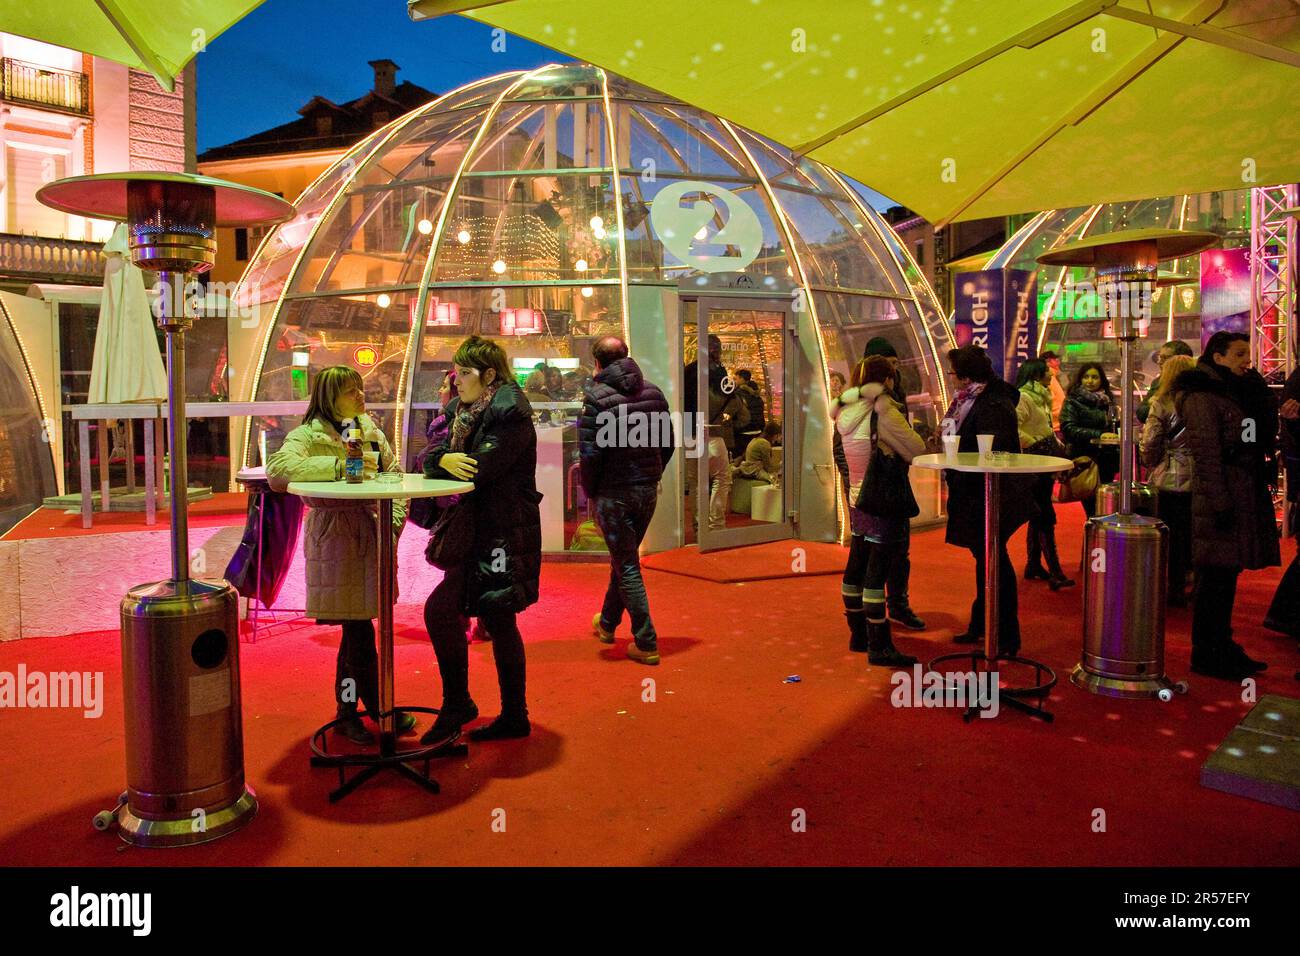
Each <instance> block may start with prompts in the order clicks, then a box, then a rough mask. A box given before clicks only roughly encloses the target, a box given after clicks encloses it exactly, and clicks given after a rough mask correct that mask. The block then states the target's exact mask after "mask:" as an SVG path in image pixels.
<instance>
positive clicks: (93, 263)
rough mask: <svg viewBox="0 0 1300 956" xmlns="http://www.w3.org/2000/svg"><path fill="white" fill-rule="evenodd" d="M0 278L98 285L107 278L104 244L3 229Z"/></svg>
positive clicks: (0, 249)
mask: <svg viewBox="0 0 1300 956" xmlns="http://www.w3.org/2000/svg"><path fill="white" fill-rule="evenodd" d="M0 278H13V279H19V278H20V279H24V280H28V281H32V282H42V281H44V282H67V283H73V284H77V285H80V284H85V285H97V284H99V283H100V282H101V281H103V278H104V247H103V244H102V243H98V242H78V241H77V240H75V239H47V238H45V237H44V236H16V235H14V234H12V233H8V232H0Z"/></svg>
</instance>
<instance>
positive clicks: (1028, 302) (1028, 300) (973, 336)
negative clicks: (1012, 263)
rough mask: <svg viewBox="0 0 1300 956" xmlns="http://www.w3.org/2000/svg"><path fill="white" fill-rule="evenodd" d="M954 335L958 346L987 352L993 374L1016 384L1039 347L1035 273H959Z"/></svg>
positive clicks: (989, 271) (1006, 271) (1013, 271)
mask: <svg viewBox="0 0 1300 956" xmlns="http://www.w3.org/2000/svg"><path fill="white" fill-rule="evenodd" d="M955 285H956V293H957V294H956V298H955V306H956V308H955V309H954V311H953V334H954V335H956V337H957V344H958V345H959V346H961V345H978V346H980V347H981V348H982V349H984V350H985V351H987V352H988V353H989V361H991V362H992V363H993V371H994V372H996V373H997V374H998V375H999V376H1000V377H1002V378H1004V379H1007V380H1008V381H1012V382H1014V381H1015V377H1016V372H1017V370H1018V369H1019V368H1020V365H1021V363H1022V362H1025V361H1026V360H1028V359H1031V358H1033V357H1034V355H1035V354H1036V353H1037V350H1038V349H1037V343H1038V301H1037V297H1036V295H1035V293H1036V288H1035V274H1034V273H1033V272H1030V271H1028V270H1026V269H985V270H983V271H982V272H959V273H958V274H957V281H956V283H955Z"/></svg>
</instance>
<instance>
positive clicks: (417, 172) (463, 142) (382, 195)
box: [280, 113, 476, 293]
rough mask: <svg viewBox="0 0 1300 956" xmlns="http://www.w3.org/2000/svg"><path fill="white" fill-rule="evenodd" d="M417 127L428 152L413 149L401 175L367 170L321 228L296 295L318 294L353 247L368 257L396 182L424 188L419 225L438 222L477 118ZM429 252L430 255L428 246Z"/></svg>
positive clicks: (333, 285) (461, 117)
mask: <svg viewBox="0 0 1300 956" xmlns="http://www.w3.org/2000/svg"><path fill="white" fill-rule="evenodd" d="M412 125H413V126H418V127H419V129H417V130H416V131H417V132H419V133H420V141H421V142H423V143H425V149H424V151H423V152H422V153H415V154H412V153H411V152H409V151H408V152H407V153H406V158H407V160H408V161H407V164H406V166H405V167H404V168H399V169H397V170H396V172H394V170H393V169H390V168H387V167H384V166H382V165H380V164H379V163H372V164H370V165H368V166H366V167H364V168H363V170H362V171H361V173H360V174H359V175H358V177H357V179H356V180H354V181H353V182H352V183H351V184H349V185H348V194H347V196H345V197H343V198H342V199H341V201H340V202H339V203H338V204H337V205H336V206H335V207H334V209H333V210H331V211H330V213H329V214H328V216H327V217H326V218H322V220H321V221H320V222H319V224H318V225H317V226H316V229H315V233H314V235H313V237H312V243H311V246H310V247H309V249H308V250H307V254H306V256H304V258H303V263H302V266H301V267H300V268H299V269H298V273H297V275H296V276H295V277H294V280H293V284H292V285H291V286H290V292H291V293H293V292H312V291H315V290H316V289H317V288H318V286H319V285H320V283H321V279H322V276H324V275H326V274H327V271H328V270H329V269H330V267H331V264H332V263H335V262H336V261H337V260H338V259H339V258H340V257H341V256H343V255H346V254H347V253H348V252H349V251H351V250H353V249H356V250H357V251H358V252H359V253H361V254H365V252H366V251H367V249H368V248H371V247H367V246H366V245H365V243H366V240H367V238H370V239H373V238H375V236H374V230H375V229H376V228H377V227H376V226H375V225H368V224H369V223H370V221H371V218H372V217H373V216H374V215H375V214H376V211H377V210H378V209H379V206H380V205H381V204H383V202H384V200H385V199H388V198H389V196H388V194H387V190H388V189H389V187H390V186H391V185H392V184H393V182H394V181H401V183H402V185H403V187H404V188H409V189H418V190H419V191H420V193H421V195H422V198H421V199H420V200H419V205H420V207H421V209H422V210H423V211H422V212H420V215H419V217H418V218H416V220H415V225H416V227H417V228H419V227H420V223H421V220H428V222H429V223H430V225H431V226H433V225H436V224H437V221H438V218H437V215H438V208H439V205H440V203H441V200H442V194H443V193H444V192H445V190H446V188H447V186H448V184H449V183H450V177H451V175H452V174H454V172H455V171H456V169H458V168H459V167H460V162H461V158H462V157H463V156H464V152H465V149H466V147H467V146H468V145H469V142H470V140H471V138H472V136H473V131H474V129H475V125H476V124H475V120H474V117H473V116H472V115H467V114H464V113H456V114H451V115H449V116H443V117H439V118H436V119H435V120H432V121H429V123H428V124H426V123H425V121H424V120H420V121H419V123H418V124H416V123H413V124H412ZM394 158H396V157H394ZM368 182H369V184H367V183H368ZM409 201H411V200H408V202H409ZM417 211H419V210H417ZM402 215H404V213H403V214H402ZM280 228H281V229H283V228H284V227H283V226H282V227H280ZM367 228H368V229H369V230H371V234H370V235H369V236H367V235H366V233H365V232H364V231H363V230H364V229H367ZM430 232H432V229H431V230H430ZM425 235H426V234H425V233H423V232H420V233H419V238H420V239H421V240H423V238H424V236H425ZM390 248H391V247H390ZM425 249H426V251H427V246H425ZM416 277H417V278H418V273H417V276H416ZM412 281H414V280H412ZM328 287H329V288H336V289H337V288H361V287H359V286H343V285H341V284H340V283H339V282H331V283H329V285H328Z"/></svg>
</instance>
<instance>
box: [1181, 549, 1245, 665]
mask: <svg viewBox="0 0 1300 956" xmlns="http://www.w3.org/2000/svg"><path fill="white" fill-rule="evenodd" d="M1240 574H1241V569H1240V568H1211V567H1204V566H1202V567H1198V568H1197V569H1196V604H1195V606H1194V608H1193V610H1192V659H1193V661H1196V660H1197V659H1198V658H1206V657H1208V658H1211V659H1213V658H1214V657H1216V656H1218V654H1219V653H1221V652H1222V651H1223V650H1224V649H1225V648H1226V647H1227V646H1228V644H1229V643H1230V642H1231V641H1232V605H1233V603H1234V602H1235V601H1236V600H1237V576H1238V575H1240Z"/></svg>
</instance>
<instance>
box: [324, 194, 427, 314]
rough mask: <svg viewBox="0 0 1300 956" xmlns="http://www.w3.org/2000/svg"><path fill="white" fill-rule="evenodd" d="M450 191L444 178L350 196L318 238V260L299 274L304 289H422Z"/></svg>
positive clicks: (345, 199)
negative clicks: (416, 286) (414, 286)
mask: <svg viewBox="0 0 1300 956" xmlns="http://www.w3.org/2000/svg"><path fill="white" fill-rule="evenodd" d="M450 186H451V179H450V178H444V179H440V180H434V181H431V182H425V183H421V184H420V185H418V186H398V187H396V188H393V189H384V190H370V191H363V192H353V193H349V194H348V195H347V196H346V197H345V198H344V200H343V203H342V205H341V206H340V208H339V210H338V214H337V215H335V216H334V217H333V218H332V219H331V221H330V223H329V225H328V226H327V227H326V228H323V229H320V230H319V231H318V232H317V235H316V238H315V240H314V241H313V243H312V250H313V254H312V256H311V257H310V258H309V259H308V260H307V261H306V262H305V263H304V265H303V268H302V269H301V270H300V273H299V285H300V287H304V288H312V289H314V290H315V291H339V290H344V289H375V288H381V287H387V286H395V285H404V284H408V283H418V282H419V281H420V279H421V278H422V276H423V275H424V267H425V264H426V262H427V261H428V258H429V248H430V246H431V245H432V243H433V232H434V228H435V224H436V223H437V221H438V214H439V210H440V208H441V206H442V200H443V197H444V196H445V195H446V192H447V190H448V189H449V188H450Z"/></svg>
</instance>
